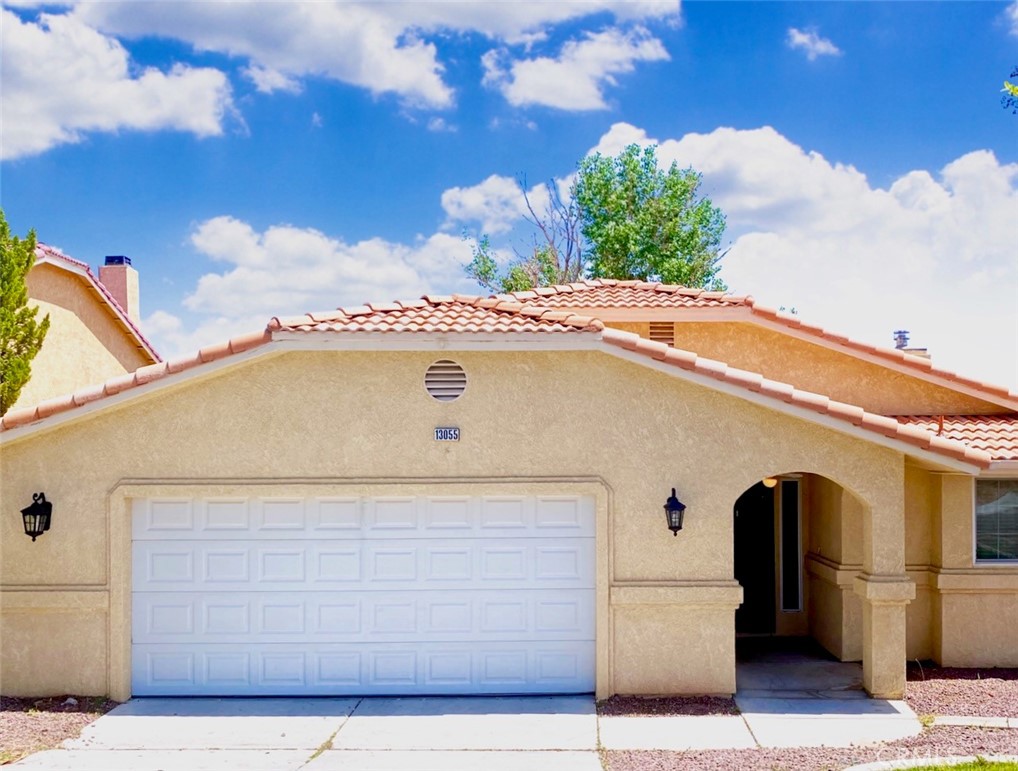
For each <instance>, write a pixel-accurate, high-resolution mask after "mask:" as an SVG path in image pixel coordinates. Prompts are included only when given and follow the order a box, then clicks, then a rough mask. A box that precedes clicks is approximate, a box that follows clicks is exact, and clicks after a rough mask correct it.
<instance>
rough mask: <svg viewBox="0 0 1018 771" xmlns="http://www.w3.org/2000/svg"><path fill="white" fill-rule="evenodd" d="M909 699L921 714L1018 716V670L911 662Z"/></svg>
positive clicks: (906, 698) (911, 704) (908, 688)
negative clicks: (955, 666)
mask: <svg viewBox="0 0 1018 771" xmlns="http://www.w3.org/2000/svg"><path fill="white" fill-rule="evenodd" d="M905 701H907V702H908V705H909V706H910V707H911V708H912V709H913V710H914V711H915V713H916V714H917V715H967V716H977V717H1018V669H955V668H952V667H938V666H934V665H932V664H919V663H917V662H911V663H910V664H909V665H908V684H907V686H906V694H905Z"/></svg>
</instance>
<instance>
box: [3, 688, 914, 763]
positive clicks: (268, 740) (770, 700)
mask: <svg viewBox="0 0 1018 771" xmlns="http://www.w3.org/2000/svg"><path fill="white" fill-rule="evenodd" d="M824 682H827V681H824ZM762 684H764V683H758V685H762ZM736 703H737V704H738V706H739V708H740V710H741V713H742V714H740V715H708V716H674V717H655V716H642V717H636V716H629V717H601V718H598V717H597V715H596V713H595V709H594V700H593V698H591V697H590V696H547V697H529V696H517V697H489V698H482V697H462V698H399V699H397V698H392V699H389V698H365V699H356V698H353V699H324V698H322V699H135V700H133V701H129V702H128V703H126V704H122V705H121V706H119V707H117V708H116V709H115V710H113V711H112V712H110V713H109V714H107V715H104V716H103V717H101V718H99V719H98V720H97V721H96V722H95V723H93V724H92V725H90V726H88V727H87V728H86V729H85V730H84V731H83V732H82V735H81V738H79V739H75V740H72V741H69V742H66V743H65V748H64V749H59V750H49V751H47V752H40V753H37V754H35V755H31V756H29V757H28V758H25V759H24V760H22V761H20V762H18V763H16V764H14V767H15V768H17V769H18V771H26V770H32V771H235V770H236V769H244V771H298V769H300V771H477V769H484V771H533V769H540V770H541V771H600V769H601V761H600V756H599V754H598V751H599V750H650V749H661V750H677V751H683V750H704V749H724V748H735V749H753V748H756V747H798V746H804V745H810V746H817V745H827V746H833V747H846V746H849V745H852V744H867V743H871V742H879V741H887V740H890V739H898V738H902V737H905V736H914V735H915V734H917V733H919V732H920V731H921V730H922V726H921V725H920V724H919V721H918V720H917V719H916V716H915V714H914V713H912V711H911V710H910V709H909V708H908V707H907V706H906V705H905V704H904V702H888V701H880V700H876V699H867V698H865V694H863V693H861V692H856V691H852V692H849V693H842V692H832V691H829V690H826V689H822V690H820V691H811V692H806V691H798V690H767V689H752V690H748V691H745V692H742V693H740V694H739V695H737V696H736Z"/></svg>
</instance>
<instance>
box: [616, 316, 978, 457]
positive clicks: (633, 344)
mask: <svg viewBox="0 0 1018 771" xmlns="http://www.w3.org/2000/svg"><path fill="white" fill-rule="evenodd" d="M601 339H602V340H603V341H604V342H606V343H608V344H609V345H614V346H616V347H618V348H622V349H624V350H627V351H633V352H634V353H637V354H640V355H643V356H646V357H648V358H651V359H656V360H658V361H660V362H662V363H663V364H666V365H670V366H673V367H677V368H679V369H683V370H686V371H688V372H693V373H696V374H698V375H702V376H704V377H708V378H711V379H712V380H717V381H720V382H723V383H728V384H730V385H734V386H738V387H739V388H743V389H745V390H747V391H753V392H755V393H760V394H763V395H764V396H768V397H771V398H774V399H778V400H780V401H783V402H786V403H788V404H792V405H795V406H796V407H801V408H803V409H806V410H809V411H810V412H815V413H818V414H820V415H827V416H828V417H831V418H834V419H836V420H839V421H843V422H846V423H851V424H853V425H855V426H859V427H861V428H864V429H866V430H868V431H872V432H874V433H876V434H881V435H883V436H886V437H890V438H891V439H897V440H899V441H902V442H905V443H907V444H911V445H913V446H916V447H919V448H921V449H923V450H928V451H929V452H932V453H934V454H937V455H945V456H947V457H951V458H956V459H958V460H961V461H964V462H967V463H972V464H974V465H976V466H981V467H984V468H985V467H987V466H989V464H990V463H991V462H992V461H993V460H994V459H993V458H992V457H991V455H990V454H989V453H988V452H986V451H984V450H981V449H975V448H972V447H969V446H968V445H966V444H964V443H963V442H961V441H953V440H950V439H948V438H945V437H940V436H937V435H936V434H933V433H931V432H929V431H927V430H924V429H922V428H919V427H918V426H912V425H908V424H904V423H900V422H898V421H897V420H895V419H894V418H889V417H885V416H884V415H876V414H873V413H871V412H866V411H865V410H864V409H863V408H862V407H857V406H855V405H852V404H845V403H844V402H838V401H834V400H833V399H830V398H829V397H827V396H823V395H822V394H815V393H812V392H809V391H800V390H799V389H797V388H795V387H793V386H791V385H789V384H787V383H780V382H777V381H774V380H768V379H766V378H765V377H764V376H763V375H760V374H758V373H756V372H747V371H746V370H741V369H736V368H735V367H729V366H728V365H727V364H725V363H724V362H719V361H714V360H713V359H705V358H703V357H702V356H697V355H696V354H695V353H690V352H689V351H683V350H680V349H678V348H673V347H671V346H669V345H665V344H664V343H657V342H654V341H652V340H647V339H645V338H642V337H639V336H637V335H634V334H632V333H630V332H622V331H620V330H617V329H611V328H606V329H605V330H604V331H603V332H602V333H601Z"/></svg>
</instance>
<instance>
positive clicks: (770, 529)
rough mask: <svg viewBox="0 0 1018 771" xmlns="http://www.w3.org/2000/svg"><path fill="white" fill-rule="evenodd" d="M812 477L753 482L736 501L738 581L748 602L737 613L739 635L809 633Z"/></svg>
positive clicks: (735, 550) (795, 475)
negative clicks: (807, 579)
mask: <svg viewBox="0 0 1018 771" xmlns="http://www.w3.org/2000/svg"><path fill="white" fill-rule="evenodd" d="M806 476H807V475H804V474H799V473H791V474H786V475H782V476H779V477H769V478H767V479H766V480H761V481H759V482H757V483H756V484H754V485H752V486H751V487H750V488H749V489H747V490H746V491H745V492H743V493H742V495H741V496H739V498H738V500H737V501H736V502H735V505H734V507H733V512H732V513H733V538H734V561H735V580H736V581H738V582H739V583H740V584H741V585H742V590H743V602H742V605H741V606H740V607H739V609H738V611H736V614H735V632H736V634H737V635H742V636H751V635H755V636H787V637H801V636H806V635H808V634H809V614H808V607H807V599H808V597H807V587H806V574H805V567H806V560H805V556H806V552H807V550H808V546H809V544H808V533H807V528H808V526H809V524H810V523H809V521H808V518H809V511H808V509H807V507H806V505H805V504H808V502H809V498H808V495H804V492H805V488H806V487H807V486H808V484H809V480H808V479H807V478H806Z"/></svg>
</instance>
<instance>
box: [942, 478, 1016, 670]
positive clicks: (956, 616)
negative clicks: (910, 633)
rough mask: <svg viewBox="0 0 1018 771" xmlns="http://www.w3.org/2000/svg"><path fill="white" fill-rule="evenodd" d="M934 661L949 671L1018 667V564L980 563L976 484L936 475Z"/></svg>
mask: <svg viewBox="0 0 1018 771" xmlns="http://www.w3.org/2000/svg"><path fill="white" fill-rule="evenodd" d="M927 484H928V486H929V489H930V496H931V499H932V500H933V501H934V502H935V504H936V510H935V511H934V516H933V534H932V538H931V541H932V543H933V548H932V549H931V567H930V575H929V582H930V591H931V595H932V600H931V602H932V603H933V604H934V606H933V607H932V608H931V613H930V616H931V631H930V647H931V649H932V656H933V657H934V658H935V659H936V660H937V661H939V662H940V663H941V664H943V665H945V666H959V667H965V666H1007V667H1014V666H1018V623H1016V621H1018V564H1015V563H997V564H994V563H988V562H976V561H975V559H974V554H975V548H974V543H973V540H974V528H973V519H972V517H973V507H974V481H973V479H972V478H970V477H967V476H964V475H956V474H930V475H929V478H928V480H927Z"/></svg>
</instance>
